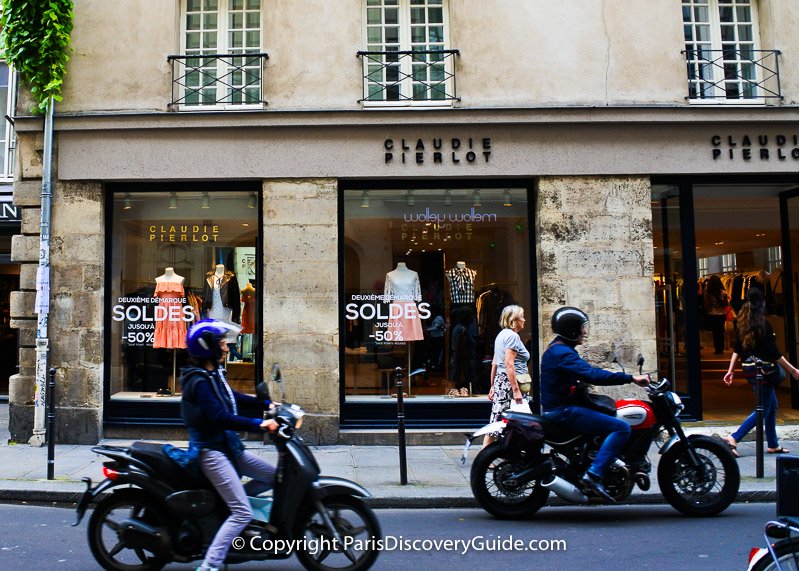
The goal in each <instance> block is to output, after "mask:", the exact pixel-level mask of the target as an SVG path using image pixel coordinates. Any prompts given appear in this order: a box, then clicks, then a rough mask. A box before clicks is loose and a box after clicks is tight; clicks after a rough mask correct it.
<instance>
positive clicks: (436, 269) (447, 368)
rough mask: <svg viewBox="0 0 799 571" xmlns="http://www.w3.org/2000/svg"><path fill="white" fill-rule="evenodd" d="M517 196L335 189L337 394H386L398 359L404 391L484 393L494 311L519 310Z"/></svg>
mask: <svg viewBox="0 0 799 571" xmlns="http://www.w3.org/2000/svg"><path fill="white" fill-rule="evenodd" d="M527 193H528V191H527V189H524V188H510V189H506V188H470V189H455V188H439V189H412V190H407V189H376V190H369V189H367V190H361V189H359V190H345V191H344V203H345V207H344V216H345V223H344V228H345V230H344V233H345V236H344V286H343V288H344V303H343V311H344V314H345V315H344V324H345V326H344V329H343V333H342V335H343V339H342V345H343V346H344V349H343V351H344V363H345V368H344V371H343V379H344V385H345V395H346V399H347V400H348V401H353V402H357V401H359V400H373V399H379V398H387V399H390V398H392V397H395V396H396V388H395V383H394V379H393V373H394V370H395V368H396V367H398V366H399V367H402V369H403V371H404V374H405V375H406V381H405V387H406V389H405V390H406V391H407V396H408V397H410V398H418V399H447V400H448V399H465V398H479V399H481V400H485V395H486V394H487V393H488V390H489V388H490V379H489V375H490V359H491V353H492V348H493V343H494V338H495V337H496V335H497V334H498V333H499V331H500V326H499V315H500V312H501V311H502V308H503V307H505V306H506V305H509V304H511V303H519V304H520V305H522V306H523V307H526V308H529V307H530V283H531V282H530V280H531V267H530V246H529V241H530V234H529V222H528V218H527V211H528V209H527ZM522 335H523V338H525V340H528V341H529V338H530V337H531V331H526V332H523V333H522ZM409 371H410V374H411V378H410V379H407V375H408V372H409Z"/></svg>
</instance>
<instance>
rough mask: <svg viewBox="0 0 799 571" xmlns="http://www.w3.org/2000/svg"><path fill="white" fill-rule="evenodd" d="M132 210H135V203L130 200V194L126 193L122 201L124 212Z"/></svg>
mask: <svg viewBox="0 0 799 571" xmlns="http://www.w3.org/2000/svg"><path fill="white" fill-rule="evenodd" d="M131 208H133V202H132V201H131V199H130V193H129V192H126V193H125V196H124V199H123V200H122V210H130V209H131Z"/></svg>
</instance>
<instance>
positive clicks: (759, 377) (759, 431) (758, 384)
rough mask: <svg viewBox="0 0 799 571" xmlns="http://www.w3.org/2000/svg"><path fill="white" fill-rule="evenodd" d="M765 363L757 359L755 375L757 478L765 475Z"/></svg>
mask: <svg viewBox="0 0 799 571" xmlns="http://www.w3.org/2000/svg"><path fill="white" fill-rule="evenodd" d="M764 365H765V364H764V363H763V362H762V361H761V360H760V359H758V360H757V374H756V375H755V401H756V402H755V419H756V422H757V424H756V426H755V428H756V430H755V442H756V443H757V449H756V451H755V478H762V477H763V380H764V379H765V378H766V377H765V375H763V366H764Z"/></svg>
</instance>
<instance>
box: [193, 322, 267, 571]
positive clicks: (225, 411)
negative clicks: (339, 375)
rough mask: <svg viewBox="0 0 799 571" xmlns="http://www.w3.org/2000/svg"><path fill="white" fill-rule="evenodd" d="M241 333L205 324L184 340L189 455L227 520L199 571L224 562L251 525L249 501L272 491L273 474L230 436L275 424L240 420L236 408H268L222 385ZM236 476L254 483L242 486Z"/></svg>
mask: <svg viewBox="0 0 799 571" xmlns="http://www.w3.org/2000/svg"><path fill="white" fill-rule="evenodd" d="M240 330H241V328H240V327H239V326H238V325H236V324H235V323H228V322H224V321H217V320H213V319H206V320H203V321H200V322H198V323H196V324H195V325H193V326H192V327H191V328H190V329H189V331H188V333H187V335H186V348H187V350H188V353H189V355H190V356H191V361H192V366H189V367H186V368H185V369H183V370H182V376H181V379H180V382H181V387H182V397H181V407H180V408H181V416H182V417H183V420H184V422H185V423H186V426H187V427H188V429H189V454H191V455H197V456H198V460H199V466H200V469H201V470H202V473H203V474H204V475H205V476H206V477H207V478H208V480H209V481H210V482H211V483H212V484H213V485H214V487H215V488H216V490H217V492H219V495H220V496H221V497H222V499H223V500H224V501H225V503H226V504H227V506H228V508H229V510H230V516H229V517H228V518H227V519H226V520H225V521H224V523H223V524H222V526H221V527H220V528H219V530H217V532H216V535H215V536H214V539H213V541H212V542H211V545H210V546H209V547H208V551H207V552H206V554H205V559H204V560H203V562H202V565H200V567H198V568H197V569H198V570H203V571H208V570H217V569H219V568H220V567H222V565H223V564H224V562H225V557H226V556H227V552H228V550H229V549H230V545H231V543H230V542H231V541H232V540H233V538H235V537H237V536H238V535H239V534H240V533H241V531H242V530H243V529H244V528H245V527H246V526H247V524H249V523H250V520H251V519H252V515H253V514H252V508H251V507H250V503H249V500H248V499H247V496H248V495H253V496H254V495H257V494H259V493H261V492H263V491H265V490H268V489H270V488H272V485H273V483H274V480H275V468H274V467H273V466H272V465H271V464H269V463H268V462H266V461H265V460H263V459H262V458H260V457H258V456H256V455H255V454H252V453H251V452H247V451H246V450H244V445H243V444H242V442H241V440H240V439H239V437H238V435H237V434H236V432H234V431H247V432H260V431H261V430H269V431H270V432H272V431H274V430H276V429H277V428H278V424H277V422H275V421H274V420H271V419H270V420H262V419H260V418H250V417H247V416H241V415H239V408H238V407H239V406H242V407H244V406H249V407H251V408H253V409H256V410H258V411H260V412H263V410H264V409H265V408H267V407H269V405H270V404H271V403H270V402H269V401H262V400H260V399H258V398H256V397H253V396H250V395H245V394H243V393H239V392H236V391H234V390H233V389H232V388H231V387H230V385H229V384H228V382H227V379H226V377H225V369H224V367H222V366H221V365H223V364H224V362H225V357H226V354H227V352H228V343H229V342H232V341H234V340H235V337H236V336H237V335H238V333H239V331H240ZM241 476H249V477H251V478H253V479H252V480H251V481H249V482H248V483H247V487H246V490H245V486H244V485H243V484H242V483H241Z"/></svg>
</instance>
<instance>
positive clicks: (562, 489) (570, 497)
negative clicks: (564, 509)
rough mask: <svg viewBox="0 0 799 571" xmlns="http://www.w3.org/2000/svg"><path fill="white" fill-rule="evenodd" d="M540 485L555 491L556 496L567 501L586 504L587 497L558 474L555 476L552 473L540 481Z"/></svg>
mask: <svg viewBox="0 0 799 571" xmlns="http://www.w3.org/2000/svg"><path fill="white" fill-rule="evenodd" d="M541 485H542V486H544V487H545V488H549V489H550V490H552V491H553V492H555V493H556V494H557V495H558V497H560V498H563V499H564V500H566V501H568V502H573V503H575V504H587V503H588V498H587V497H586V495H585V494H584V493H582V492H581V491H580V489H579V488H578V487H577V486H575V485H574V484H570V483H569V482H567V481H566V480H564V479H563V478H561V477H560V476H555V475H554V474H553V475H552V477H551V478H550V479H549V480H547V481H542V482H541Z"/></svg>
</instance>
